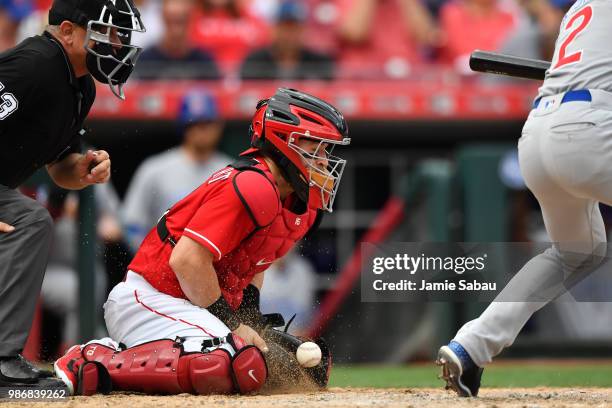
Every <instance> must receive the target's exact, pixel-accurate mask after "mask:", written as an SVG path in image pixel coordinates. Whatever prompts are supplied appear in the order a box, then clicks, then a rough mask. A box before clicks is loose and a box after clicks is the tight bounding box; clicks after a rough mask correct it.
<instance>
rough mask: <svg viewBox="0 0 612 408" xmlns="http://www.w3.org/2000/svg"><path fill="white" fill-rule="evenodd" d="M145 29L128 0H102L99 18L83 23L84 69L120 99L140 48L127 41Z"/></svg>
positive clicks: (136, 10) (133, 6) (134, 7)
mask: <svg viewBox="0 0 612 408" xmlns="http://www.w3.org/2000/svg"><path fill="white" fill-rule="evenodd" d="M145 31H146V30H145V27H144V25H143V24H142V20H141V19H140V13H139V12H138V9H137V8H136V6H135V5H134V3H133V2H132V0H108V1H106V3H105V4H104V5H103V6H102V10H101V11H100V16H99V18H98V19H97V20H90V21H89V22H88V23H87V37H86V41H85V49H86V50H87V69H88V70H89V72H90V73H91V75H92V76H93V77H94V78H95V79H96V80H98V81H99V82H102V83H107V84H108V86H109V87H110V89H111V91H112V92H113V94H115V96H117V97H118V98H120V99H125V94H124V92H123V86H124V85H125V83H126V82H127V80H128V78H129V76H130V74H131V73H132V71H133V70H134V65H135V64H136V61H137V60H138V57H139V56H140V54H141V52H142V48H141V47H138V46H135V45H131V38H132V33H133V32H138V33H144V32H145ZM91 44H93V46H92V45H91Z"/></svg>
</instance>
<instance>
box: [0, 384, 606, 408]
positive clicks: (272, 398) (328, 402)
mask: <svg viewBox="0 0 612 408" xmlns="http://www.w3.org/2000/svg"><path fill="white" fill-rule="evenodd" d="M0 406H6V407H13V408H18V407H19V408H21V407H23V408H25V407H37V408H43V407H47V406H48V407H55V408H60V407H86V408H105V407H111V408H114V407H129V408H141V407H142V408H145V407H146V408H154V407H168V408H173V407H203V406H207V407H223V408H232V407H240V408H247V407H248V408H251V407H256V408H269V407H274V408H280V407H291V408H301V407H304V408H313V407H326V408H327V407H338V408H340V407H342V408H344V407H347V408H349V407H350V408H356V407H445V408H448V407H452V408H462V407H495V408H501V407H521V408H524V407H585V406H590V407H612V389H606V388H581V389H569V388H523V389H520V388H516V389H499V388H498V389H483V390H482V391H481V396H480V397H479V398H477V399H462V398H458V397H455V396H454V394H452V393H450V392H445V391H443V390H440V389H424V388H412V389H371V388H331V389H329V390H327V391H325V392H317V393H304V394H280V395H267V396H264V395H259V396H248V397H239V396H193V395H188V394H181V395H176V396H145V395H134V394H131V395H128V394H112V395H109V396H93V397H73V398H69V399H67V400H66V401H62V402H59V401H58V402H36V403H32V402H31V401H28V402H9V403H4V402H3V403H0Z"/></svg>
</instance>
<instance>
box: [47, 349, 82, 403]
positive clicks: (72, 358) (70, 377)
mask: <svg viewBox="0 0 612 408" xmlns="http://www.w3.org/2000/svg"><path fill="white" fill-rule="evenodd" d="M82 358H83V356H82V355H81V345H79V344H77V345H75V346H72V347H70V348H69V349H68V351H67V352H66V354H64V355H63V356H61V357H60V358H58V359H57V360H56V361H55V363H54V364H53V369H54V370H55V375H57V376H58V377H59V378H60V379H61V380H62V381H63V382H64V384H66V386H67V387H68V391H70V395H74V390H75V389H76V385H77V380H78V372H79V371H78V367H77V366H76V365H77V364H76V363H77V362H78V361H79V360H82Z"/></svg>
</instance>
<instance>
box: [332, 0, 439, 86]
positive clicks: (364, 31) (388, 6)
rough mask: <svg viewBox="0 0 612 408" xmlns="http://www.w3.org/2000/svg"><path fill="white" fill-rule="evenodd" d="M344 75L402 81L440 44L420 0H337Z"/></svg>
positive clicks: (432, 22) (433, 25)
mask: <svg viewBox="0 0 612 408" xmlns="http://www.w3.org/2000/svg"><path fill="white" fill-rule="evenodd" d="M339 5H340V9H339V10H340V11H339V13H340V16H342V17H341V19H340V22H339V24H340V25H339V35H340V40H341V41H342V43H343V44H342V51H341V54H340V58H341V60H340V61H341V64H342V72H343V75H348V76H366V77H371V76H380V75H384V76H387V77H393V78H404V77H406V76H408V75H409V74H410V73H411V71H412V68H413V66H415V65H419V64H420V63H422V62H423V60H424V56H425V54H426V50H427V49H428V48H429V47H431V46H435V45H437V44H438V43H439V41H440V38H439V32H438V29H437V27H436V24H435V22H434V20H433V18H432V16H431V15H430V13H429V11H428V10H427V8H426V7H424V6H423V4H421V2H420V0H339Z"/></svg>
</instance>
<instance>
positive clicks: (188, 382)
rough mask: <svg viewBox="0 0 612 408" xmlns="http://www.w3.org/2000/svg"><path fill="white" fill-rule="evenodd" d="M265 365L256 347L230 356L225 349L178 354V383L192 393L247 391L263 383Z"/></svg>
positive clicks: (264, 379) (254, 390)
mask: <svg viewBox="0 0 612 408" xmlns="http://www.w3.org/2000/svg"><path fill="white" fill-rule="evenodd" d="M267 377H268V368H267V366H266V363H265V360H264V358H263V355H262V354H261V352H260V351H259V349H257V348H256V347H253V346H249V347H245V348H242V349H241V350H240V351H238V352H237V353H236V354H235V355H234V357H230V355H229V353H228V352H226V351H225V350H222V349H218V350H214V351H212V352H210V353H206V354H202V353H193V354H187V355H184V356H181V358H180V361H179V382H180V383H181V384H182V386H183V387H184V391H185V392H191V393H195V394H230V393H234V392H238V393H240V394H249V393H252V392H256V391H258V390H259V389H260V388H261V387H262V386H263V385H264V384H265V382H266V379H267Z"/></svg>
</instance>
